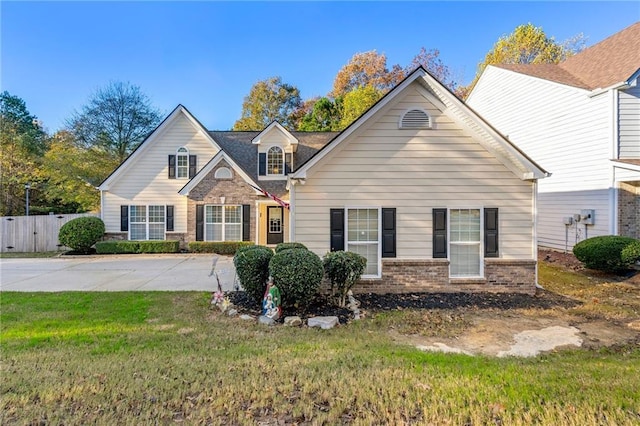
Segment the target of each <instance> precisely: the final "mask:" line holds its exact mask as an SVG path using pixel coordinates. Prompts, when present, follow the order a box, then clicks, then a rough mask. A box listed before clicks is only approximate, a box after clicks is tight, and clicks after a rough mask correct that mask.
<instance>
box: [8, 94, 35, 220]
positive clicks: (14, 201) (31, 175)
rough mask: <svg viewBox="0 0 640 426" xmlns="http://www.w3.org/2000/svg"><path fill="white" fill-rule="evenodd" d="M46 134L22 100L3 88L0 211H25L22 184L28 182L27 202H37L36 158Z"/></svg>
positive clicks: (13, 212)
mask: <svg viewBox="0 0 640 426" xmlns="http://www.w3.org/2000/svg"><path fill="white" fill-rule="evenodd" d="M46 147H47V135H46V133H45V132H44V131H43V130H42V128H41V127H40V124H39V122H38V120H37V119H36V117H35V116H34V115H32V114H31V113H29V111H28V110H27V107H26V104H25V102H24V101H23V100H22V99H21V98H19V97H17V96H13V95H11V94H9V93H8V92H6V91H5V92H3V93H2V94H0V190H1V191H2V200H1V202H0V215H2V216H13V215H19V214H23V213H24V212H25V203H26V200H25V198H26V192H25V184H27V183H29V184H31V185H32V188H33V189H34V191H32V192H31V205H34V206H37V205H39V204H40V201H41V198H42V197H41V195H42V193H41V192H40V191H39V185H36V184H37V183H38V182H39V181H40V174H39V167H40V164H39V160H40V157H39V156H40V155H41V154H42V153H43V152H44V151H45V150H46Z"/></svg>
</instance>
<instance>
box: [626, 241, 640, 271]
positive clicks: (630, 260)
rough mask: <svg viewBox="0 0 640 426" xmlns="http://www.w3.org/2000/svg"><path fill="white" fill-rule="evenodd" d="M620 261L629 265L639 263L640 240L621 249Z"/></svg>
mask: <svg viewBox="0 0 640 426" xmlns="http://www.w3.org/2000/svg"><path fill="white" fill-rule="evenodd" d="M622 261H623V262H625V263H627V264H629V265H633V264H634V263H636V262H640V240H635V241H634V242H632V243H631V244H629V245H628V246H626V247H625V248H623V249H622Z"/></svg>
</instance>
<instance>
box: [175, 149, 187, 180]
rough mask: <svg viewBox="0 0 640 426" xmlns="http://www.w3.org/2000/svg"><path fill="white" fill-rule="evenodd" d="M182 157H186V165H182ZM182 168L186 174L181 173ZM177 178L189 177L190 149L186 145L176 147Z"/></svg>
mask: <svg viewBox="0 0 640 426" xmlns="http://www.w3.org/2000/svg"><path fill="white" fill-rule="evenodd" d="M180 158H184V159H185V161H186V163H185V165H183V166H181V165H180ZM180 170H183V172H184V173H185V175H184V176H181V175H180ZM176 179H189V149H188V148H187V147H186V146H181V147H179V148H178V149H176Z"/></svg>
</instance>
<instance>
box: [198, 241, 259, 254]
mask: <svg viewBox="0 0 640 426" xmlns="http://www.w3.org/2000/svg"><path fill="white" fill-rule="evenodd" d="M253 245H254V244H253V242H251V241H191V242H190V243H189V251H190V252H192V253H217V254H236V251H238V249H239V248H241V247H247V246H253Z"/></svg>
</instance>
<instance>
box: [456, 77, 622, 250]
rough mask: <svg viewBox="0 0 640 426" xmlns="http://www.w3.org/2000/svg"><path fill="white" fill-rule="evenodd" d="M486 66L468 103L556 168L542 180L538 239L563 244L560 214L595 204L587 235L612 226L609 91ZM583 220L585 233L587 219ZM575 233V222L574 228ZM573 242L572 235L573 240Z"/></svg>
mask: <svg viewBox="0 0 640 426" xmlns="http://www.w3.org/2000/svg"><path fill="white" fill-rule="evenodd" d="M588 95H589V92H588V91H586V90H582V89H577V88H573V87H570V86H565V85H561V84H557V83H553V82H549V81H546V80H542V79H538V78H533V77H529V76H526V75H523V74H518V73H515V72H511V71H507V70H503V69H499V68H495V67H489V68H487V70H486V71H485V72H484V74H483V76H482V78H481V79H480V81H479V82H478V85H477V86H476V87H475V88H474V90H473V93H472V95H471V96H470V98H469V100H468V103H469V105H470V106H471V107H472V108H473V109H475V110H476V111H477V112H478V113H479V114H481V115H482V116H483V117H484V118H485V119H487V120H488V121H489V122H490V123H491V124H492V125H493V126H494V127H496V128H497V129H498V130H499V131H500V132H501V133H503V134H505V135H507V136H508V137H509V140H511V141H512V142H514V143H515V144H516V145H517V146H518V147H519V148H521V149H522V150H523V151H524V152H526V153H527V154H528V155H529V156H530V157H531V158H533V160H535V161H536V162H537V163H538V164H540V165H541V166H542V167H543V168H545V169H546V170H547V171H549V172H551V173H552V176H551V177H549V178H546V179H542V180H541V181H540V182H539V187H538V192H539V204H538V217H539V221H538V241H539V243H540V245H542V246H547V247H553V248H558V249H564V248H565V231H566V227H565V225H564V223H563V221H562V218H563V217H567V216H572V215H573V214H575V213H580V210H581V209H595V210H596V215H595V216H596V221H595V225H594V226H589V229H588V236H590V237H591V236H596V235H606V234H610V233H611V232H612V228H611V224H612V222H613V221H612V220H611V218H610V214H611V205H610V200H611V199H613V197H612V192H611V191H613V190H612V189H611V185H612V180H613V171H612V165H611V162H610V161H609V160H610V158H611V156H612V153H613V150H612V136H611V135H612V123H611V119H612V117H613V114H612V107H611V96H610V94H609V93H608V92H606V93H603V94H601V95H598V96H595V97H589V96H588ZM578 228H579V230H580V228H582V237H581V235H579V239H583V238H584V237H583V235H584V226H583V225H579V227H578ZM572 231H573V232H574V233H575V229H574V228H573V227H572V228H571V229H570V232H572ZM573 243H575V238H573V240H571V239H570V241H569V244H568V247H569V248H571V247H572V246H573Z"/></svg>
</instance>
